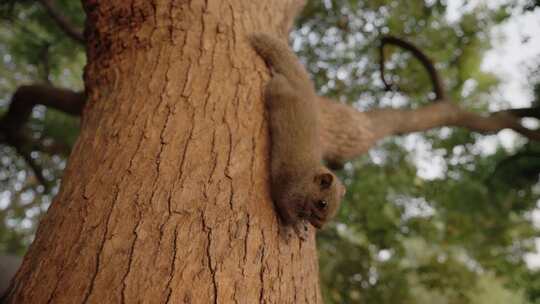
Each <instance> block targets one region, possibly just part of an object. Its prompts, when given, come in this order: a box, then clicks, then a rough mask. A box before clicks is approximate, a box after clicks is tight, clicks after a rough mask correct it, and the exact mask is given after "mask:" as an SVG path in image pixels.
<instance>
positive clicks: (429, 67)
mask: <svg viewBox="0 0 540 304" xmlns="http://www.w3.org/2000/svg"><path fill="white" fill-rule="evenodd" d="M387 44H390V45H395V46H398V47H400V48H402V49H404V50H407V51H409V52H411V53H412V55H413V56H414V57H415V58H416V59H418V61H420V63H421V64H422V66H423V67H424V68H425V69H426V71H427V72H428V74H429V78H430V79H431V83H432V85H433V91H434V93H435V101H440V100H445V99H446V90H445V87H444V83H443V81H442V79H441V77H440V76H439V73H438V72H437V70H436V69H435V65H434V64H433V62H432V61H431V59H429V57H428V56H427V55H426V54H424V52H422V50H420V49H419V48H418V47H416V46H415V45H414V44H412V43H410V42H408V41H405V40H403V39H401V38H397V37H394V36H384V37H383V38H382V39H381V45H380V46H379V70H380V73H381V80H382V82H383V83H384V86H385V88H386V89H387V90H393V88H395V86H394V85H392V84H391V83H388V82H387V80H386V77H385V61H386V59H385V56H384V47H385V46H386V45H387Z"/></svg>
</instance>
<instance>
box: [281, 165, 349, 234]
mask: <svg viewBox="0 0 540 304" xmlns="http://www.w3.org/2000/svg"><path fill="white" fill-rule="evenodd" d="M290 186H291V188H289V189H287V190H285V191H284V192H282V194H284V195H283V196H281V199H279V200H278V201H277V203H278V210H279V212H280V214H281V216H282V218H283V219H284V220H285V222H286V223H289V224H291V223H296V222H298V221H306V222H309V223H310V224H311V225H312V226H313V227H315V228H317V229H320V228H322V227H323V226H324V224H326V223H327V222H328V221H330V220H331V219H332V218H333V217H334V215H335V214H336V212H337V210H338V209H339V205H340V203H341V200H342V198H343V196H344V195H345V187H344V186H343V184H342V183H341V181H340V180H339V179H338V178H337V176H335V175H334V174H333V173H332V171H330V170H329V169H327V168H326V167H324V166H321V167H320V168H317V170H314V171H313V172H312V173H311V174H307V175H304V176H302V177H298V178H297V179H295V182H294V183H292V184H290Z"/></svg>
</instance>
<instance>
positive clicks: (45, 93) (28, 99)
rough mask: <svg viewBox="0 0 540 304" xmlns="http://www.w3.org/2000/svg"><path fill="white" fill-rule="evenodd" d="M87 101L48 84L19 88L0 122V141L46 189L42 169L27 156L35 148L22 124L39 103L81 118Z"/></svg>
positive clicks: (77, 94)
mask: <svg viewBox="0 0 540 304" xmlns="http://www.w3.org/2000/svg"><path fill="white" fill-rule="evenodd" d="M85 102H86V96H85V94H84V93H82V92H73V91H70V90H66V89H59V88H54V87H51V86H48V85H37V84H36V85H27V86H21V87H19V88H18V89H17V91H16V92H15V93H14V94H13V97H12V98H11V103H10V105H9V109H8V111H7V113H6V114H5V115H4V116H3V117H2V118H1V119H0V132H1V134H2V138H1V140H2V141H3V142H5V143H7V144H8V145H10V146H12V147H13V148H14V149H15V150H16V151H17V153H18V154H19V155H21V156H22V157H23V158H24V160H25V161H26V163H27V164H28V166H29V167H30V168H31V169H32V170H33V171H34V174H35V176H36V178H37V179H38V181H39V182H40V183H41V184H42V185H43V186H45V187H47V182H46V179H45V178H44V176H43V175H42V172H41V168H40V167H39V166H38V165H37V164H36V163H35V162H34V160H33V159H32V157H31V156H30V153H31V152H32V150H33V148H34V147H35V146H36V145H35V144H32V142H33V140H31V139H29V138H27V136H25V134H24V132H23V125H24V124H25V123H26V122H27V121H28V119H29V118H30V114H31V113H32V109H33V108H34V106H36V105H38V104H41V105H44V106H47V107H49V108H53V109H56V110H59V111H62V112H64V113H68V114H72V115H81V113H82V109H83V107H84V104H85Z"/></svg>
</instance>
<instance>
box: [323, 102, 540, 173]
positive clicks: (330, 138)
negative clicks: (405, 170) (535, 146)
mask: <svg viewBox="0 0 540 304" xmlns="http://www.w3.org/2000/svg"><path fill="white" fill-rule="evenodd" d="M319 105H320V108H321V116H320V119H321V141H322V145H323V151H324V158H325V160H326V161H327V162H329V163H331V164H339V163H343V162H344V161H347V160H351V159H353V158H356V157H358V156H360V155H362V154H364V153H366V152H367V151H368V150H369V149H370V148H371V147H373V146H374V145H375V144H376V142H377V141H379V140H381V139H383V138H385V137H388V136H393V135H402V134H407V133H412V132H421V131H427V130H430V129H433V128H438V127H443V126H453V127H463V128H467V129H468V130H471V131H474V132H479V133H482V134H489V133H495V132H498V131H501V130H503V129H511V130H514V131H516V132H518V133H520V134H522V135H523V136H525V137H527V138H528V139H530V140H535V141H540V130H531V129H528V128H525V127H524V126H523V125H522V124H521V117H520V116H519V115H514V114H513V112H514V110H512V109H511V110H505V111H499V112H494V113H491V114H488V115H480V114H477V113H473V112H469V111H466V110H464V109H462V108H460V107H459V106H458V105H457V104H455V103H453V102H450V101H442V102H437V103H432V104H429V105H427V106H424V107H421V108H418V109H414V110H403V109H390V108H388V109H375V110H370V111H366V112H360V111H358V110H356V109H355V108H353V107H351V106H347V105H344V104H339V103H337V102H333V101H332V100H329V99H327V98H324V97H321V98H319ZM518 110H519V111H518V112H519V113H524V112H526V110H525V109H518ZM535 111H536V109H535V108H532V110H531V111H530V112H531V113H535Z"/></svg>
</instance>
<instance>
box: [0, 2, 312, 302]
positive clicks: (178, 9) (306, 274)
mask: <svg viewBox="0 0 540 304" xmlns="http://www.w3.org/2000/svg"><path fill="white" fill-rule="evenodd" d="M299 4H300V1H293V0H281V1H267V2H266V1H265V2H259V1H251V0H243V1H221V0H213V1H212V0H206V1H205V0H193V1H189V2H185V1H184V2H176V1H172V0H156V1H153V2H147V1H134V0H133V1H113V2H110V1H100V2H98V1H91V0H88V1H84V6H85V10H86V12H87V17H88V25H87V26H88V28H87V32H86V34H87V36H86V37H87V39H88V44H87V52H88V66H87V67H86V70H85V84H86V95H87V97H88V100H87V103H86V107H85V110H84V113H83V122H82V128H81V134H80V137H79V139H78V142H77V144H76V146H75V148H74V150H73V151H72V154H71V157H70V160H69V165H68V168H67V169H66V172H65V175H64V178H63V182H62V186H61V190H60V193H59V194H58V196H57V197H56V199H55V200H54V202H53V204H52V205H51V207H50V208H49V211H48V212H47V214H46V216H45V217H44V218H43V220H42V222H41V223H40V225H39V228H38V231H37V234H36V239H35V241H34V242H33V244H32V245H31V247H30V249H29V251H28V253H27V255H26V256H25V258H24V261H23V264H22V266H21V269H20V270H19V272H18V273H17V275H16V277H15V280H14V283H12V285H11V288H10V291H9V292H8V294H7V297H6V300H7V302H8V303H321V301H322V300H321V296H320V290H319V279H318V262H317V255H316V249H315V240H314V237H313V233H312V235H311V238H309V240H308V241H306V242H300V241H299V240H298V239H296V238H295V236H294V235H293V236H292V238H291V239H289V240H285V239H283V238H282V237H280V235H279V233H278V227H279V226H278V222H277V218H276V213H275V212H274V210H273V204H272V202H271V200H270V197H269V189H268V188H269V182H268V173H269V172H268V151H269V143H268V130H267V123H266V121H265V114H264V112H265V111H264V104H263V98H262V97H263V95H262V92H263V86H264V83H265V82H266V80H267V76H268V75H267V74H268V73H267V69H266V67H265V65H264V63H263V62H262V60H260V59H259V58H258V57H257V56H256V54H255V52H254V51H253V50H252V49H251V48H250V47H249V45H248V43H247V40H246V34H248V33H249V32H252V31H266V32H273V33H275V34H276V35H277V34H278V33H281V34H283V33H284V32H286V30H287V27H289V26H290V24H291V18H292V17H293V14H292V13H291V12H294V11H296V10H297V8H298V7H299Z"/></svg>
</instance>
